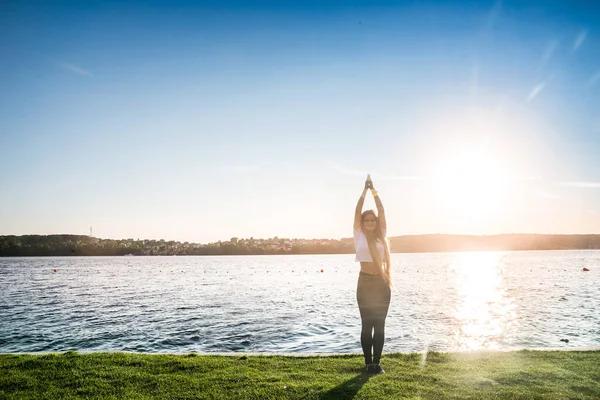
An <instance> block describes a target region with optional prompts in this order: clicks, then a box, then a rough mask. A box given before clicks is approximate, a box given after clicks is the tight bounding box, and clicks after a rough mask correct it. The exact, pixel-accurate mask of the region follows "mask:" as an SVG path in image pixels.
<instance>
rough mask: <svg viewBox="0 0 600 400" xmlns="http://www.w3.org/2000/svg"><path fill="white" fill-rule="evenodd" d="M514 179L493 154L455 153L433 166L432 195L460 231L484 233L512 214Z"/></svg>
mask: <svg viewBox="0 0 600 400" xmlns="http://www.w3.org/2000/svg"><path fill="white" fill-rule="evenodd" d="M512 176H513V170H512V168H511V164H510V163H508V162H502V160H501V158H500V157H498V156H497V155H495V154H493V152H491V151H489V150H477V149H469V148H460V149H454V150H452V151H448V152H446V154H445V155H444V156H442V157H441V158H440V159H438V161H437V162H436V163H435V164H434V165H433V167H432V170H431V174H430V183H431V191H432V193H431V195H432V196H433V198H434V199H435V204H436V207H437V208H438V211H440V212H442V213H443V214H445V216H446V217H447V218H450V219H451V220H453V224H454V225H455V227H456V228H458V229H460V230H461V231H468V232H470V233H482V232H481V231H485V230H486V228H488V227H489V225H490V224H491V223H493V222H495V221H496V220H497V219H499V218H501V217H502V215H505V214H506V213H507V211H509V209H510V207H511V202H512V198H513V194H514V185H513V178H512Z"/></svg>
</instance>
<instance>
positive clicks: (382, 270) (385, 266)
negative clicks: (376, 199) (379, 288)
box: [360, 210, 392, 286]
mask: <svg viewBox="0 0 600 400" xmlns="http://www.w3.org/2000/svg"><path fill="white" fill-rule="evenodd" d="M369 214H371V215H372V216H373V217H374V218H375V234H374V235H371V234H367V232H365V230H364V224H365V217H366V216H367V215H369ZM360 229H362V231H363V233H364V234H365V236H366V238H367V243H368V244H369V252H370V253H371V258H373V262H374V263H375V265H377V270H378V271H379V274H380V275H381V277H382V278H383V279H384V280H385V281H386V283H387V284H388V286H392V275H391V273H390V269H391V266H392V263H391V261H390V246H389V243H388V240H387V238H386V237H385V235H384V234H383V231H382V229H381V226H380V225H379V218H378V217H377V214H375V211H374V210H366V211H364V212H363V213H362V214H361V216H360ZM377 239H379V240H380V241H381V243H383V248H384V249H385V253H384V259H383V260H382V259H381V258H380V257H379V251H377V244H376V241H377Z"/></svg>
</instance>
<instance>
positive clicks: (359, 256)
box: [354, 228, 385, 262]
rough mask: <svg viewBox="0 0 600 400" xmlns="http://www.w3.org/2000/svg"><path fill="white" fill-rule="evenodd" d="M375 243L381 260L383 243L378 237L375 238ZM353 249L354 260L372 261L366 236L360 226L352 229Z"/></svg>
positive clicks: (383, 250)
mask: <svg viewBox="0 0 600 400" xmlns="http://www.w3.org/2000/svg"><path fill="white" fill-rule="evenodd" d="M383 235H384V236H385V232H383ZM375 244H376V246H377V250H378V251H379V259H380V260H383V259H384V258H385V248H384V247H383V243H381V240H380V239H377V242H375ZM354 249H355V251H356V259H355V260H354V261H360V262H373V257H371V252H370V251H369V243H368V242H367V237H366V236H365V233H364V232H363V231H362V229H361V228H358V229H355V230H354Z"/></svg>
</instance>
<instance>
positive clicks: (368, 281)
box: [354, 176, 391, 374]
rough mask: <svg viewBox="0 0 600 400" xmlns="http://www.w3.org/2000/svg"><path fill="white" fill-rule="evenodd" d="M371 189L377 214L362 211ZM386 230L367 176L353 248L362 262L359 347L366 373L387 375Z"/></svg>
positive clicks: (356, 217)
mask: <svg viewBox="0 0 600 400" xmlns="http://www.w3.org/2000/svg"><path fill="white" fill-rule="evenodd" d="M369 189H371V193H372V194H373V198H374V199H375V204H376V205H377V214H375V211H373V210H367V211H365V212H362V207H363V203H364V202H365V196H366V194H367V190H369ZM361 212H362V213H361ZM386 228H387V226H386V222H385V213H384V211H383V204H382V203H381V199H380V198H379V196H378V194H377V191H376V190H375V188H374V187H373V182H372V181H371V177H370V176H367V181H366V182H365V189H364V190H363V193H362V195H361V196H360V199H359V200H358V204H357V205H356V212H355V214H354V248H355V250H356V261H360V274H359V276H358V287H357V289H356V299H357V301H358V308H359V310H360V319H361V321H362V331H361V334H360V344H361V346H362V349H363V354H364V356H365V371H366V372H367V373H373V374H381V373H384V370H383V368H381V365H379V361H380V360H381V353H382V351H383V341H384V333H385V332H384V328H385V318H386V316H387V312H388V308H389V305H390V296H391V290H390V286H391V277H390V250H389V244H388V241H387V238H386Z"/></svg>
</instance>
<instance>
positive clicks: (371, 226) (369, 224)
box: [363, 214, 377, 232]
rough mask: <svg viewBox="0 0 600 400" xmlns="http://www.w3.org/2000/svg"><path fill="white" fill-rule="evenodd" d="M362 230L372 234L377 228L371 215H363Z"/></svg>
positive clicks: (375, 221)
mask: <svg viewBox="0 0 600 400" xmlns="http://www.w3.org/2000/svg"><path fill="white" fill-rule="evenodd" d="M363 228H364V230H366V231H369V232H372V231H374V230H375V228H377V220H376V219H375V216H374V215H373V214H367V215H365V219H364V220H363Z"/></svg>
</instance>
